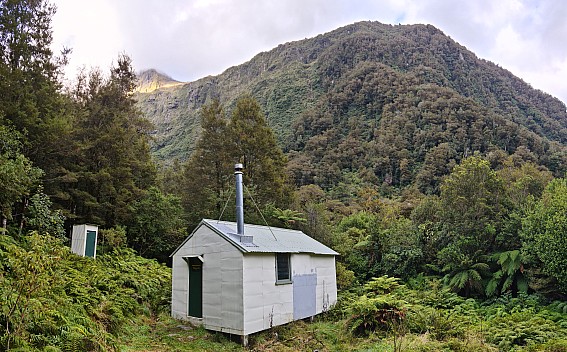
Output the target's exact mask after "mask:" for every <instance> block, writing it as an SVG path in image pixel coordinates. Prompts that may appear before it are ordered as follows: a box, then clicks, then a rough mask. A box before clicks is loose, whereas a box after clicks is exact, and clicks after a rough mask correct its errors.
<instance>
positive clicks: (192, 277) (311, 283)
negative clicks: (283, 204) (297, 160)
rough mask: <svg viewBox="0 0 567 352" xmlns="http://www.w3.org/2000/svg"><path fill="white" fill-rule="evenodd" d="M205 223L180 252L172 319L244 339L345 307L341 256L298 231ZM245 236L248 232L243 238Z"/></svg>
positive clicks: (176, 260) (175, 263)
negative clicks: (339, 282) (339, 280)
mask: <svg viewBox="0 0 567 352" xmlns="http://www.w3.org/2000/svg"><path fill="white" fill-rule="evenodd" d="M238 226H239V224H237V223H235V222H226V221H217V220H208V219H204V220H202V221H201V223H200V224H199V225H198V226H197V227H196V228H195V230H194V231H193V232H192V233H191V234H190V235H189V236H188V237H187V238H186V239H185V241H184V242H183V243H182V244H181V245H180V246H179V247H178V248H177V249H176V250H175V251H174V252H173V254H172V257H173V266H172V298H171V314H172V316H173V317H174V318H177V319H182V320H190V321H194V322H195V321H196V322H198V323H201V324H203V325H204V327H205V328H206V329H209V330H214V331H221V332H226V333H230V334H235V335H241V336H243V342H244V344H246V343H247V336H248V335H249V334H252V333H255V332H258V331H261V330H265V329H269V328H271V327H273V326H277V325H281V324H285V323H288V322H291V321H293V320H297V319H303V318H308V317H312V316H314V315H316V314H319V313H321V312H324V311H326V310H327V309H329V308H330V307H331V306H332V305H333V304H335V303H336V301H337V286H336V272H335V256H336V255H338V253H337V252H335V251H333V250H332V249H330V248H328V247H327V246H325V245H323V244H321V243H320V242H318V241H316V240H314V239H313V238H311V237H309V236H307V235H306V234H305V233H303V232H301V231H297V230H289V229H282V228H275V227H268V226H259V225H250V224H243V225H242V226H243V228H242V229H241V230H240V231H239V230H238ZM239 233H240V234H239Z"/></svg>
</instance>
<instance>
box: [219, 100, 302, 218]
mask: <svg viewBox="0 0 567 352" xmlns="http://www.w3.org/2000/svg"><path fill="white" fill-rule="evenodd" d="M229 132H230V137H229V138H230V141H231V142H232V143H234V149H233V154H232V155H234V156H235V159H236V160H239V161H240V162H242V163H243V165H244V169H245V170H246V172H245V174H244V181H245V182H246V183H247V184H248V185H249V187H254V188H255V190H256V192H257V201H258V202H260V204H268V203H270V202H274V203H277V204H279V206H280V207H282V206H287V205H289V201H290V198H291V190H290V188H289V187H288V184H287V175H286V174H285V165H286V162H287V160H286V158H285V155H284V154H283V152H282V150H281V149H280V147H279V146H278V145H277V142H276V138H275V135H274V132H273V131H272V129H271V128H270V126H268V123H267V121H266V117H265V116H264V114H263V113H262V110H261V108H260V105H259V104H258V102H257V101H256V100H255V99H254V98H253V97H251V96H248V95H247V96H243V97H242V98H240V99H239V100H238V101H237V103H236V108H235V109H234V110H233V112H232V117H231V119H230V123H229Z"/></svg>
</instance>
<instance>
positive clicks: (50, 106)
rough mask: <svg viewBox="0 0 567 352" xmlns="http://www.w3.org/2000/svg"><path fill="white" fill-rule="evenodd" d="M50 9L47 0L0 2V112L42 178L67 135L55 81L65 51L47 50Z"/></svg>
mask: <svg viewBox="0 0 567 352" xmlns="http://www.w3.org/2000/svg"><path fill="white" fill-rule="evenodd" d="M54 13H55V7H54V6H53V5H51V4H49V2H48V1H47V0H0V50H1V51H0V91H1V92H2V94H1V95H0V112H3V115H4V123H9V124H11V125H12V126H14V127H15V129H16V130H17V131H18V132H19V133H21V134H22V135H23V136H24V140H23V149H22V152H23V153H24V155H26V156H27V157H28V158H30V159H31V160H32V162H34V163H35V164H36V166H39V167H41V168H42V169H45V170H46V177H50V176H51V173H52V172H51V171H52V170H54V169H55V168H56V166H57V165H59V163H58V162H57V161H58V159H59V154H60V152H61V149H64V148H65V146H66V143H65V142H64V139H65V137H66V136H68V134H69V123H68V122H69V117H68V115H67V114H66V113H65V98H64V97H63V95H62V94H61V93H60V88H61V85H60V83H59V77H60V74H61V67H62V66H63V65H64V63H65V61H66V55H67V54H68V53H69V51H68V50H67V49H64V51H63V52H62V56H61V57H56V56H55V55H54V54H53V52H52V51H51V43H52V31H51V18H52V16H53V15H54ZM0 115H2V114H0ZM0 121H1V120H0Z"/></svg>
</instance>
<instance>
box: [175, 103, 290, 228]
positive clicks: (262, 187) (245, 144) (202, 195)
mask: <svg viewBox="0 0 567 352" xmlns="http://www.w3.org/2000/svg"><path fill="white" fill-rule="evenodd" d="M201 119H202V120H201V123H202V133H201V137H200V138H199V140H198V142H197V146H196V149H195V152H194V153H193V155H192V156H191V158H190V159H189V161H188V162H187V164H186V167H185V180H184V194H183V203H184V206H185V209H186V211H187V213H188V217H189V222H190V224H191V225H194V224H195V223H196V222H197V221H199V220H200V219H202V218H204V217H210V218H218V217H219V216H220V214H221V213H222V210H223V208H224V205H225V204H226V203H227V201H229V199H228V197H229V195H230V194H233V193H232V187H233V183H234V181H233V180H234V178H233V173H234V169H233V168H234V164H235V163H242V164H243V165H244V182H245V185H246V187H247V188H248V189H249V190H250V193H251V194H253V196H254V199H255V201H256V203H257V205H258V206H259V207H260V208H261V210H262V208H265V207H266V206H267V205H268V204H274V205H276V206H278V207H280V208H285V207H287V206H288V205H289V204H290V199H291V194H292V192H291V189H290V188H289V186H288V184H287V177H286V174H285V170H284V168H285V164H286V159H285V156H284V154H283V152H282V151H281V149H280V148H279V147H278V145H277V143H276V139H275V136H274V133H273V132H272V130H271V129H270V127H269V126H268V124H267V122H266V118H265V117H264V115H263V113H262V111H261V110H260V106H259V104H258V103H257V102H256V101H255V100H254V99H253V98H252V97H250V96H244V97H242V98H240V99H239V100H238V101H237V103H236V107H235V108H234V110H233V111H232V114H231V118H230V120H229V121H228V122H227V120H226V118H225V115H224V112H223V109H222V107H221V105H220V103H219V102H218V101H213V102H212V103H210V104H209V105H206V106H204V107H203V108H202V110H201ZM246 193H247V192H246ZM233 203H234V202H230V201H229V202H228V204H230V206H227V210H226V211H225V212H224V213H223V219H232V218H234V212H233V211H232V210H233V208H234V206H233ZM247 208H250V209H251V210H254V208H255V207H254V205H252V204H251V203H250V204H249V205H248V206H247ZM247 221H259V222H261V221H262V220H261V216H259V214H258V213H257V211H251V212H248V215H247Z"/></svg>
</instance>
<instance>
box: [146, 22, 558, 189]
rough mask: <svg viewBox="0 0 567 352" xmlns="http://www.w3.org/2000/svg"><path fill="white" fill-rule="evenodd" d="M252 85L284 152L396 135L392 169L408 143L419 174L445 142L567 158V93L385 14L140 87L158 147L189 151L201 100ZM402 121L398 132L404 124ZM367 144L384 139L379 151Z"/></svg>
mask: <svg viewBox="0 0 567 352" xmlns="http://www.w3.org/2000/svg"><path fill="white" fill-rule="evenodd" d="M248 92H249V93H251V94H252V96H254V97H255V98H256V99H257V100H258V102H259V103H260V105H261V107H262V109H263V111H264V112H265V114H266V117H267V119H268V122H269V124H270V126H271V127H272V128H273V129H274V131H275V133H276V136H277V137H278V140H279V142H280V145H281V146H282V148H283V149H284V151H286V152H287V151H292V150H293V151H297V152H299V153H300V154H305V155H307V154H310V153H311V152H312V150H311V149H309V147H310V145H307V143H308V141H309V140H311V139H314V140H312V141H311V143H310V144H316V143H317V142H319V144H320V143H322V142H321V141H320V140H321V139H325V138H330V139H331V140H332V141H333V142H334V143H333V144H332V145H331V146H330V148H331V149H332V150H336V151H337V152H339V153H340V152H343V150H342V149H345V148H346V146H345V147H344V148H341V147H340V144H341V143H343V144H346V145H350V144H349V143H350V142H352V143H355V144H356V145H357V147H358V148H364V149H365V150H368V149H370V150H371V151H372V147H373V145H372V144H376V143H379V142H380V141H379V139H388V140H385V141H382V142H383V143H385V142H387V143H388V145H389V149H390V150H382V148H380V147H381V145H378V146H377V147H378V148H380V152H381V154H385V156H386V157H390V158H392V159H394V160H393V161H392V164H391V165H388V166H389V168H391V169H392V170H388V171H385V173H388V174H392V173H396V172H398V173H399V172H400V170H399V163H400V162H401V159H400V156H399V154H400V153H402V154H403V153H405V150H407V153H409V155H408V156H407V157H406V159H407V160H408V161H409V165H408V166H409V167H410V168H411V170H412V173H413V174H414V175H416V174H418V173H419V171H420V170H421V165H422V164H423V163H424V161H425V158H426V155H425V154H426V152H425V150H426V149H427V150H429V149H432V148H434V147H438V146H439V145H441V144H443V143H449V147H450V149H452V152H454V153H455V154H456V158H457V159H460V158H461V157H462V156H463V155H465V154H466V153H471V152H473V151H476V150H479V151H481V152H486V153H488V152H489V151H493V150H504V151H506V152H507V153H510V154H512V153H514V152H515V151H516V150H517V148H518V147H520V146H523V147H526V148H528V150H529V151H530V152H531V153H533V154H534V157H535V158H538V161H539V158H543V159H544V160H541V163H544V164H545V165H547V166H548V167H550V168H551V169H553V170H554V171H555V170H556V169H557V168H558V167H559V166H560V165H558V164H561V163H562V164H563V165H564V164H565V160H566V159H565V158H566V157H565V149H564V145H565V143H566V142H567V112H566V108H565V105H564V104H563V103H561V102H560V101H559V100H557V99H555V98H553V97H551V96H550V95H548V94H546V93H543V92H541V91H538V90H534V89H532V88H531V87H530V86H529V85H528V84H527V83H525V82H523V81H522V80H520V79H519V78H517V77H515V76H513V75H512V74H511V73H510V72H508V71H506V70H505V69H503V68H500V67H498V66H496V65H494V64H492V63H490V62H487V61H485V60H482V59H479V58H477V57H476V56H475V55H474V54H473V53H472V52H470V51H468V50H467V49H466V48H465V47H463V46H461V45H459V44H457V43H456V42H454V41H453V40H452V39H450V38H449V37H447V36H446V35H445V34H443V33H442V32H441V31H439V30H438V29H436V28H435V27H433V26H430V25H409V26H391V25H384V24H380V23H377V22H360V23H356V24H353V25H349V26H346V27H343V28H340V29H337V30H335V31H332V32H329V33H326V34H323V35H319V36H317V37H315V38H311V39H305V40H301V41H297V42H291V43H286V44H282V45H280V46H278V47H277V48H275V49H273V50H271V51H269V52H264V53H260V54H258V55H257V56H255V57H254V58H253V59H251V60H250V61H248V62H246V63H244V64H242V65H239V66H235V67H231V68H229V69H228V70H226V71H225V72H224V73H222V74H221V75H218V76H214V77H206V78H203V79H200V80H197V81H195V82H191V83H186V84H184V85H181V86H176V87H174V88H167V89H160V90H157V91H155V92H152V93H150V94H139V95H137V96H136V97H137V99H138V100H139V103H138V106H139V107H140V108H141V109H142V111H144V113H145V115H146V116H148V118H150V120H152V122H154V124H155V125H156V127H157V130H156V133H155V137H156V143H155V145H154V146H153V151H154V155H156V156H157V157H158V158H159V159H161V160H172V159H173V158H181V159H186V158H187V157H188V156H189V155H190V154H191V153H192V151H193V150H194V145H195V141H196V138H197V137H198V136H199V134H200V132H199V131H200V128H199V119H198V111H199V108H200V107H201V106H202V105H203V104H205V103H207V102H210V101H211V100H212V99H215V98H216V99H219V100H220V102H221V103H222V104H223V105H224V106H226V107H227V108H230V107H232V106H233V105H234V103H235V101H236V99H237V98H238V97H239V96H240V95H241V94H243V93H248ZM420 103H421V104H420ZM433 116H437V117H436V118H433ZM306 124H309V125H312V126H310V127H309V128H306V127H305V125H306ZM393 124H396V125H393ZM401 126H403V127H404V128H403V129H401V131H400V132H402V135H401V136H398V137H397V139H396V140H394V139H393V138H394V137H393V136H391V134H392V129H395V131H397V130H398V129H399V128H400V127H401ZM337 129H338V130H337ZM396 134H397V133H396ZM316 141H317V142H316ZM366 142H372V143H371V145H370V146H368V148H367V145H366ZM408 145H409V146H408ZM369 154H373V153H372V152H370V153H369ZM374 154H375V153H374ZM308 157H309V156H308ZM375 157H377V158H383V156H382V155H376V156H375ZM367 158H368V156H367ZM298 160H302V159H301V158H299V159H298ZM310 161H311V162H312V163H314V164H315V165H319V164H320V160H317V159H315V160H310ZM362 163H363V164H364V162H362ZM303 164H304V163H303V162H301V166H305V165H303ZM366 164H367V163H366ZM339 168H340V169H344V168H342V167H340V165H339ZM557 171H558V172H561V171H564V170H557ZM378 176H380V175H378ZM391 176H392V177H393V178H394V179H395V181H396V182H397V181H398V180H397V179H396V177H395V175H391Z"/></svg>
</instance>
